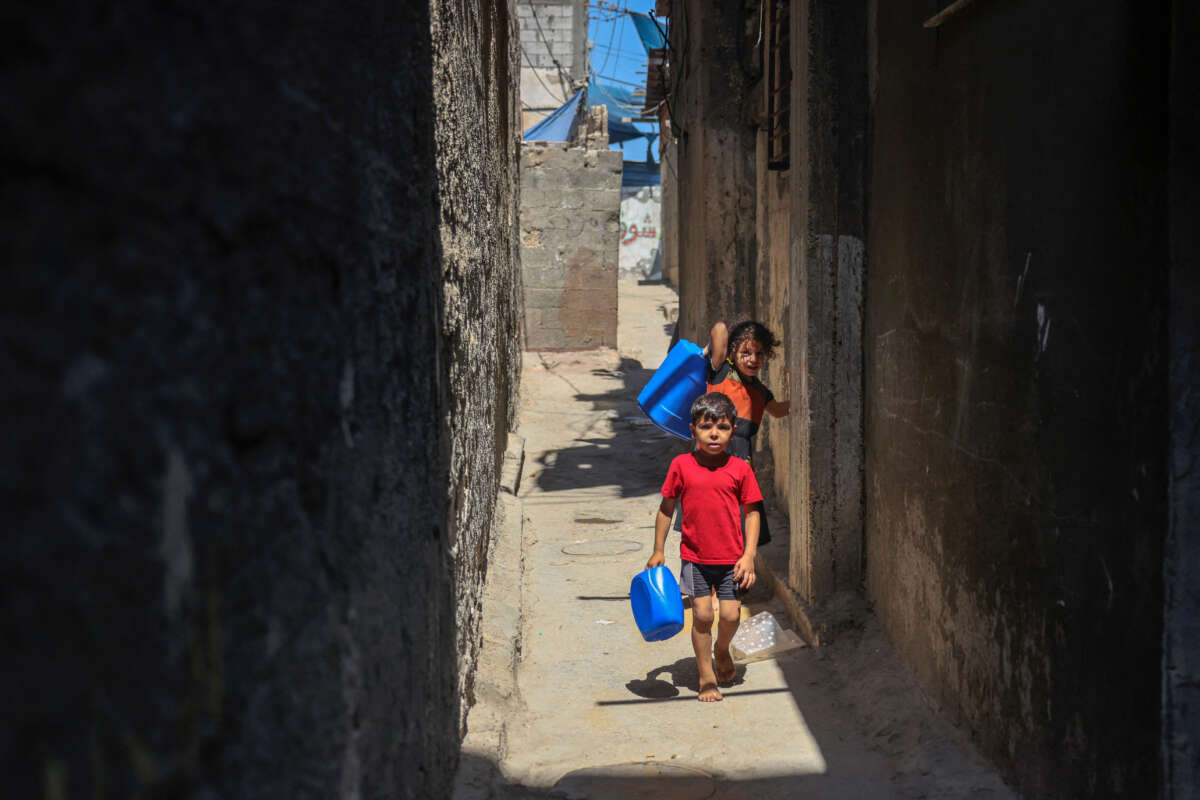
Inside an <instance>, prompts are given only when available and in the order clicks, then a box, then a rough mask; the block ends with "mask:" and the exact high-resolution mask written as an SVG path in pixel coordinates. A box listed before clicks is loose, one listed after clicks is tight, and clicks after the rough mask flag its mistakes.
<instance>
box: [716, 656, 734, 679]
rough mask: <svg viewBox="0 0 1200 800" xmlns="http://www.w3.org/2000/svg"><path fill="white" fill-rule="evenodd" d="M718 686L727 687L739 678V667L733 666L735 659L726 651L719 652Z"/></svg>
mask: <svg viewBox="0 0 1200 800" xmlns="http://www.w3.org/2000/svg"><path fill="white" fill-rule="evenodd" d="M716 660H717V684H718V685H720V686H726V685H728V684H730V683H733V679H734V678H735V677H737V667H735V666H734V665H733V657H732V656H731V655H730V654H729V651H728V650H726V651H725V652H724V653H721V651H719V650H718V651H717V653H716Z"/></svg>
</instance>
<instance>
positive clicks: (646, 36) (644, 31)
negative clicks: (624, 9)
mask: <svg viewBox="0 0 1200 800" xmlns="http://www.w3.org/2000/svg"><path fill="white" fill-rule="evenodd" d="M629 18H630V19H632V20H633V27H635V28H637V32H638V36H640V37H641V39H642V45H643V46H644V47H645V48H646V52H647V53H649V52H650V51H651V50H654V49H657V48H660V47H666V46H667V40H666V39H664V38H663V35H662V31H661V30H659V28H658V26H657V25H655V24H654V20H652V19H650V17H649V16H647V15H646V14H639V13H638V12H636V11H630V12H629Z"/></svg>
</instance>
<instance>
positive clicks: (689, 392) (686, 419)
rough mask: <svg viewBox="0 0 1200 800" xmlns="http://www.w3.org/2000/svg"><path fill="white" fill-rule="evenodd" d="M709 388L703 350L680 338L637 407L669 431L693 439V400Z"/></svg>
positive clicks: (641, 395) (647, 385) (683, 437)
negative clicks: (705, 375)
mask: <svg viewBox="0 0 1200 800" xmlns="http://www.w3.org/2000/svg"><path fill="white" fill-rule="evenodd" d="M706 388H707V386H706V384H705V382H704V355H703V351H702V350H701V348H700V347H699V346H697V345H695V344H693V343H692V342H689V341H687V340H686V339H680V340H679V341H678V342H676V343H675V346H674V347H672V348H671V352H669V353H667V357H666V359H665V360H664V361H663V362H662V365H661V366H659V368H658V370H657V371H656V372H655V373H654V375H653V376H651V378H650V382H649V383H647V384H646V388H645V389H642V393H641V394H639V395H638V407H639V408H641V409H642V411H645V412H646V416H648V417H649V418H650V421H651V422H653V423H654V424H655V425H657V426H658V427H660V428H662V429H663V430H664V431H666V432H667V433H670V434H673V435H675V436H678V437H679V438H680V439H691V438H692V431H691V428H690V425H691V423H692V403H694V402H696V398H697V397H699V396H700V395H702V394H704V390H705V389H706Z"/></svg>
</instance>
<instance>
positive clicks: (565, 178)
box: [520, 142, 621, 350]
mask: <svg viewBox="0 0 1200 800" xmlns="http://www.w3.org/2000/svg"><path fill="white" fill-rule="evenodd" d="M620 210H621V151H619V150H589V149H585V148H582V147H569V146H567V144H565V143H557V142H551V143H526V144H525V145H524V146H523V147H522V148H521V222H520V227H521V271H522V275H523V280H524V297H525V346H526V348H527V349H530V350H586V349H591V348H596V347H616V346H617V265H618V252H617V251H618V247H619V242H620V239H619V234H620V230H619V224H620Z"/></svg>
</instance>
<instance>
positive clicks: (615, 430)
mask: <svg viewBox="0 0 1200 800" xmlns="http://www.w3.org/2000/svg"><path fill="white" fill-rule="evenodd" d="M592 374H593V375H598V376H602V377H609V378H615V379H617V380H619V381H621V386H620V387H619V388H614V389H613V390H612V391H609V392H604V393H601V394H582V393H581V394H577V395H576V396H575V399H576V400H581V401H585V402H589V403H591V404H592V408H593V409H594V410H596V411H607V412H610V413H609V414H608V416H607V417H606V418H605V419H606V420H607V421H608V422H609V423H610V424H611V427H612V435H611V436H607V435H605V436H600V435H596V436H590V437H585V438H580V439H576V440H575V441H574V442H572V444H571V446H569V447H564V448H561V449H558V450H555V451H553V452H550V453H546V454H544V455H543V456H541V457H539V458H538V459H536V460H535V461H533V462H531V465H530V466H532V467H533V468H532V469H530V470H528V471H529V472H531V473H535V474H534V477H533V478H532V479H531V483H532V485H534V486H536V487H537V488H538V489H539V490H540V491H543V492H561V491H568V490H577V489H587V488H590V487H599V486H616V487H618V488H619V490H620V495H621V497H632V496H638V495H644V494H653V493H656V492H657V491H658V489H659V486H660V485H661V483H662V479H663V477H664V476H665V475H666V471H667V466H668V464H670V461H671V459H672V458H673V457H674V456H675V455H677V454H679V453H681V452H684V451H685V450H686V449H687V447H688V443H687V442H685V441H684V440H683V439H679V438H677V437H675V436H672V435H670V434H668V433H665V432H664V431H662V430H659V428H657V427H656V426H655V425H654V423H652V422H651V421H650V419H649V418H648V417H647V416H646V415H645V413H643V412H642V410H641V409H640V408H638V405H637V396H638V393H639V392H641V390H642V388H643V387H644V386H645V385H646V383H647V382H648V381H649V380H650V377H651V375H653V374H654V371H653V370H650V369H646V368H645V367H643V366H642V363H641V362H640V361H637V360H636V359H631V358H622V359H621V361H620V363H619V365H618V366H617V367H616V368H615V369H611V370H610V369H597V370H593V371H592Z"/></svg>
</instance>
